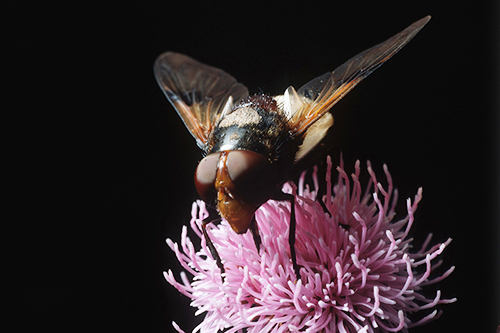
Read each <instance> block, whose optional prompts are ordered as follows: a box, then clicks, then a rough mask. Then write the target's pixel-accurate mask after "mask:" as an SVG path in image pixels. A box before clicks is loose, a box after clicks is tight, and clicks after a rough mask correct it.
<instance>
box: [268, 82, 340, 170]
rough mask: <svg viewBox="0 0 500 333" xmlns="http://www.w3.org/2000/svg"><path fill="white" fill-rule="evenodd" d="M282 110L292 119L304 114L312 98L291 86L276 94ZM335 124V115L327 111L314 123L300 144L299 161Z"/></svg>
mask: <svg viewBox="0 0 500 333" xmlns="http://www.w3.org/2000/svg"><path fill="white" fill-rule="evenodd" d="M274 99H275V100H276V102H277V103H278V105H279V107H280V108H281V110H282V111H283V112H284V113H285V115H286V117H287V118H288V119H289V120H292V119H293V118H294V117H295V116H296V115H300V114H302V113H301V112H300V111H302V110H303V109H304V108H307V107H309V106H310V105H311V103H312V100H310V99H307V98H305V97H303V96H300V95H299V94H297V91H295V89H294V88H293V87H292V86H290V87H288V89H287V90H285V93H284V94H283V95H278V96H274ZM332 125H333V116H332V114H331V113H329V112H327V113H325V114H324V115H323V116H322V117H321V118H320V119H318V120H317V121H316V122H315V123H314V124H312V125H311V126H310V127H309V128H308V129H307V131H306V133H305V135H304V141H303V142H302V144H301V145H300V146H299V150H298V151H297V153H296V154H295V161H294V163H297V162H298V161H300V160H301V159H302V158H304V156H306V155H307V154H308V153H309V152H310V151H311V150H312V149H313V148H314V147H316V145H317V144H319V143H320V141H321V140H322V139H323V138H324V137H325V135H326V133H327V132H328V129H329V128H330V127H332Z"/></svg>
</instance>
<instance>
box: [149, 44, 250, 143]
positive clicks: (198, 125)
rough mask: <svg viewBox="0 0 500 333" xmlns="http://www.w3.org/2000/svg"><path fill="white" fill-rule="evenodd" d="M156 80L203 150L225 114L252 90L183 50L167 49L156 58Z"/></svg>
mask: <svg viewBox="0 0 500 333" xmlns="http://www.w3.org/2000/svg"><path fill="white" fill-rule="evenodd" d="M154 73H155V77H156V81H157V82H158V84H159V85H160V88H161V89H162V90H163V92H164V93H165V96H166V97H167V98H168V100H169V101H170V103H172V105H173V106H174V108H175V110H176V111H177V113H178V114H179V116H180V117H181V118H182V121H183V122H184V124H185V125H186V127H187V128H188V130H189V131H190V132H191V134H192V135H193V136H194V138H195V139H196V143H197V144H198V146H199V147H200V148H201V149H205V148H206V142H207V140H208V137H209V135H210V133H211V132H212V130H213V128H214V126H215V124H216V123H217V122H218V121H219V119H220V117H221V114H222V113H223V112H227V111H229V110H230V108H231V107H232V104H233V101H237V100H239V99H241V98H244V97H247V96H248V89H247V88H246V87H245V86H244V85H242V84H241V83H238V82H237V81H236V79H234V78H233V77H232V76H231V75H229V74H227V73H226V72H224V71H222V70H220V69H218V68H214V67H210V66H207V65H204V64H201V63H199V62H197V61H196V60H193V59H191V58H190V57H188V56H185V55H183V54H180V53H174V52H165V53H163V54H161V55H160V56H159V57H158V58H157V59H156V61H155V64H154Z"/></svg>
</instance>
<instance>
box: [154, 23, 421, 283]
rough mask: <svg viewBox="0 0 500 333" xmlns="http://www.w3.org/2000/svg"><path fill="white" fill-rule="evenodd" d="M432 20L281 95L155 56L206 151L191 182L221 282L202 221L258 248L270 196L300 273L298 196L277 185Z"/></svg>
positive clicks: (178, 57) (175, 57)
mask: <svg viewBox="0 0 500 333" xmlns="http://www.w3.org/2000/svg"><path fill="white" fill-rule="evenodd" d="M429 20H430V16H427V17H424V18H422V19H421V20H419V21H417V22H415V23H413V24H412V25H410V26H409V27H408V28H406V29H405V30H403V31H401V32H400V33H398V34H396V35H395V36H393V37H391V38H389V39H388V40H386V41H385V42H382V43H380V44H378V45H375V46H374V47H372V48H369V49H367V50H365V51H363V52H361V53H360V54H358V55H356V56H355V57H353V58H351V59H349V60H348V61H347V62H345V63H344V64H342V65H341V66H340V67H338V68H337V69H335V70H334V71H333V72H327V73H326V74H323V75H321V76H319V77H317V78H315V79H313V80H311V81H309V82H308V83H306V84H305V85H304V86H302V87H301V88H300V89H298V90H295V89H294V88H293V87H292V86H290V87H289V88H288V89H286V90H285V92H284V93H283V95H279V96H269V95H264V94H257V95H249V92H248V89H247V88H246V87H245V86H244V85H242V84H241V83H238V82H237V81H236V80H235V79H234V78H233V77H232V76H230V75H229V74H227V73H225V72H224V71H222V70H220V69H217V68H214V67H210V66H207V65H204V64H202V63H199V62H197V61H195V60H193V59H191V58H190V57H188V56H185V55H182V54H179V53H174V52H166V53H163V54H161V55H160V56H159V57H158V58H157V59H156V62H155V65H154V73H155V77H156V80H157V82H158V84H159V85H160V87H161V89H162V90H163V92H164V93H165V95H166V97H167V98H168V100H169V101H170V103H171V104H172V105H173V107H174V109H175V110H176V111H177V113H178V114H179V116H180V117H181V119H182V121H183V122H184V124H185V125H186V127H187V129H188V130H189V131H190V132H191V134H192V135H193V137H194V138H195V140H196V142H197V144H198V146H199V147H200V148H201V149H202V151H203V156H204V157H203V158H202V160H201V161H200V162H199V164H198V166H197V168H196V172H195V177H194V182H195V186H196V189H197V191H198V194H199V195H200V196H201V198H202V199H203V200H204V201H205V202H206V203H207V205H208V207H209V210H210V212H211V213H210V216H209V217H208V218H206V219H205V220H204V221H203V222H202V231H203V234H204V238H205V239H206V243H207V246H208V248H209V250H210V252H211V254H212V257H213V258H214V259H215V260H216V262H217V265H218V267H219V268H220V270H221V277H222V279H223V280H224V277H223V273H224V272H225V270H224V265H223V264H222V260H221V258H220V256H219V254H218V252H217V250H216V248H215V247H214V245H213V243H212V241H211V240H210V237H209V236H208V233H207V230H206V226H207V224H208V223H210V222H216V220H220V218H221V217H222V218H224V219H225V220H227V222H228V223H229V225H230V226H231V228H232V229H233V230H234V231H235V232H236V233H238V234H242V233H245V232H247V231H248V230H250V232H251V233H252V235H253V239H254V242H255V245H256V247H257V250H258V251H259V250H260V245H261V238H260V236H259V231H258V227H257V223H256V221H255V216H254V213H255V211H256V210H257V209H258V208H259V207H260V206H261V205H262V204H264V203H265V202H266V201H268V200H269V199H274V200H282V201H285V200H286V201H290V203H291V214H290V229H289V235H288V240H289V246H290V257H291V261H292V265H293V269H294V271H295V274H296V277H297V279H300V274H299V266H298V264H297V259H296V253H295V223H296V222H295V202H294V197H293V195H291V194H287V193H283V192H282V191H281V188H282V185H283V183H285V182H286V181H288V180H290V178H291V177H293V176H294V175H296V174H297V173H298V172H300V171H301V170H299V168H300V165H301V161H303V160H305V159H307V158H308V157H309V156H310V155H311V152H312V151H313V148H315V147H316V146H317V145H318V144H319V143H320V141H321V140H322V139H323V138H324V136H325V135H326V133H327V131H328V129H329V128H330V127H331V126H332V125H333V117H332V115H331V113H330V112H328V111H329V110H330V109H331V108H332V106H333V105H335V103H337V102H338V101H339V100H340V99H341V98H342V97H344V96H345V95H346V94H347V93H348V92H349V91H350V90H351V89H352V88H354V87H355V86H356V85H357V84H358V83H359V82H361V80H363V79H364V78H365V77H367V76H368V75H370V74H371V73H372V72H373V71H374V70H376V69H377V68H378V67H380V66H381V65H382V64H383V63H384V62H386V61H387V60H388V59H389V58H391V57H392V56H393V55H394V54H395V53H396V52H398V51H399V50H400V49H401V48H402V47H404V46H405V45H406V44H407V43H408V42H409V41H410V40H411V39H412V38H413V37H414V36H415V35H416V34H417V33H418V32H419V31H420V29H422V28H423V26H424V25H425V24H426V23H427V22H428V21H429ZM318 197H319V201H320V203H321V204H322V206H323V207H324V209H325V210H326V206H325V205H324V203H323V202H322V199H321V196H318ZM217 211H218V213H219V215H217ZM326 213H327V211H326Z"/></svg>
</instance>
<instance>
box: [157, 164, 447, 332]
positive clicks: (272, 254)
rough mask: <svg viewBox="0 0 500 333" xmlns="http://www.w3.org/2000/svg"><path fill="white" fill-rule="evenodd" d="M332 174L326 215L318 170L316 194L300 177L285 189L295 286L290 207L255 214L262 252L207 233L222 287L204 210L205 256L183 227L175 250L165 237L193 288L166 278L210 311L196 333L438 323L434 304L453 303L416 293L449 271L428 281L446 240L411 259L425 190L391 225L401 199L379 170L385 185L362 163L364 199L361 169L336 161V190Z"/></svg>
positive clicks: (218, 232)
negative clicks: (414, 229)
mask: <svg viewBox="0 0 500 333" xmlns="http://www.w3.org/2000/svg"><path fill="white" fill-rule="evenodd" d="M331 169H332V164H331V160H330V159H329V158H328V170H327V173H326V188H327V193H326V195H325V196H324V198H323V200H324V202H325V204H326V207H327V208H328V210H329V211H330V213H331V216H329V215H328V214H325V212H324V211H323V209H322V208H321V206H320V204H319V203H318V202H317V200H316V193H317V188H318V179H317V169H316V168H315V170H314V173H313V180H314V183H315V190H312V189H310V187H309V186H308V185H304V177H305V174H303V175H302V176H301V178H300V180H299V185H298V187H296V186H295V185H294V184H293V183H291V182H290V183H287V184H285V186H284V191H285V192H288V193H292V194H293V195H294V196H295V199H296V221H297V234H296V243H295V248H296V251H297V262H298V264H299V266H300V267H301V268H300V273H301V279H298V280H297V278H296V276H295V273H294V270H293V267H292V262H291V259H290V249H289V246H288V228H289V219H290V204H289V203H287V202H276V201H273V200H270V201H268V202H267V203H265V204H264V205H262V206H261V207H260V209H259V210H258V211H257V212H256V216H255V217H256V220H257V224H258V226H259V231H260V234H261V238H262V247H261V249H260V253H259V252H258V251H257V249H256V248H255V245H254V241H253V238H252V236H251V235H250V233H246V234H244V235H237V234H236V233H234V232H233V231H232V230H231V228H230V226H229V225H228V224H227V223H226V222H225V221H222V222H221V224H219V225H218V226H211V227H210V228H209V235H210V237H211V239H212V241H213V243H214V244H215V247H216V248H217V250H218V252H219V254H220V256H221V258H222V261H223V263H224V267H225V269H226V273H225V280H224V282H222V280H221V276H220V274H221V273H220V270H219V268H218V267H217V265H216V262H215V260H214V259H213V258H212V256H211V255H210V251H209V250H208V249H207V248H206V244H205V241H204V239H203V237H202V234H201V232H200V225H201V221H202V220H203V219H204V218H205V217H207V216H208V213H207V211H206V209H205V204H204V203H203V202H202V201H197V202H195V203H194V204H193V208H192V220H191V228H192V229H193V230H194V231H195V233H196V234H197V235H198V237H199V238H200V240H201V249H200V250H198V251H197V250H195V246H194V244H193V243H192V241H191V240H190V239H189V237H188V236H187V228H186V227H184V228H183V230H182V235H181V244H180V246H179V244H177V243H174V242H172V241H171V240H170V239H167V244H168V245H169V246H170V248H171V249H172V250H173V251H174V252H175V254H176V256H177V258H178V260H179V262H180V263H181V265H182V266H183V267H184V269H185V270H186V271H187V272H188V273H190V274H192V275H193V278H192V280H191V281H190V280H189V279H188V278H187V275H186V274H185V273H184V272H182V273H181V276H180V277H181V281H182V282H178V281H177V280H176V279H175V278H174V275H173V273H172V271H171V270H169V271H168V272H166V273H164V275H165V278H166V280H167V281H168V282H169V283H170V284H171V285H172V286H174V287H175V288H176V289H177V290H179V291H180V292H181V293H182V294H184V295H186V296H187V297H189V298H191V299H192V303H191V306H193V307H195V308H197V309H198V310H197V311H196V315H199V314H202V313H206V316H205V319H204V321H203V322H202V323H201V324H200V325H199V326H198V327H196V328H195V329H194V331H193V332H201V333H205V332H210V333H214V332H218V331H219V330H220V331H224V332H227V333H233V332H248V333H256V332H259V333H264V332H273V333H275V332H276V333H278V332H341V333H344V332H396V331H401V332H407V330H408V328H410V327H412V326H417V325H420V324H423V323H426V322H428V321H430V320H432V319H435V318H437V317H438V316H439V315H440V311H438V310H436V309H435V308H436V305H437V304H440V303H451V302H454V301H455V300H456V299H443V298H442V297H441V292H440V290H438V291H437V292H436V295H435V297H434V298H433V299H428V298H426V297H425V296H423V295H422V294H421V293H420V292H421V290H422V287H425V286H427V285H431V284H434V283H436V282H439V281H441V280H442V279H444V278H446V277H447V276H448V275H450V274H451V272H452V271H453V270H454V267H451V268H450V269H448V270H447V271H446V272H445V273H444V274H442V275H440V276H437V277H431V273H432V272H433V270H434V268H435V267H437V266H439V265H440V264H441V262H440V261H438V262H435V259H436V257H437V256H439V255H440V254H441V253H442V252H443V250H444V249H445V247H446V246H447V245H448V244H449V243H450V242H451V239H448V240H447V241H446V242H444V243H441V244H436V245H434V246H429V243H430V241H431V237H432V235H431V234H430V235H429V236H428V237H427V239H426V241H425V242H424V244H423V246H422V248H421V249H420V250H419V251H417V252H411V249H412V246H411V241H412V239H410V238H408V233H409V231H410V228H411V226H412V224H413V221H414V212H415V210H416V209H417V205H418V203H419V201H420V200H421V198H422V189H419V190H418V191H417V194H416V196H415V198H414V200H413V202H412V201H411V200H410V199H408V200H407V202H406V203H407V211H408V215H407V216H406V217H405V218H403V219H401V220H398V221H396V222H393V221H392V220H393V218H394V216H395V212H394V207H395V205H396V201H397V191H396V190H394V189H393V184H392V179H391V176H390V174H389V172H388V169H387V167H386V166H385V165H384V172H385V176H386V178H387V185H386V187H383V186H382V185H381V184H380V183H379V182H378V180H377V177H376V176H375V173H374V172H373V170H372V168H371V166H370V164H369V163H368V167H367V169H368V173H369V175H370V180H369V184H368V185H367V187H366V189H365V190H364V191H363V190H362V186H361V184H360V181H359V175H360V163H359V161H357V162H356V164H355V172H354V174H352V175H351V177H349V176H348V175H347V174H346V172H345V171H344V168H343V166H342V163H341V166H340V167H338V168H337V171H338V181H337V184H336V185H335V186H333V188H332V184H331ZM332 189H333V192H332ZM433 275H434V274H433ZM413 313H422V315H421V316H420V317H421V319H420V320H418V321H416V322H411V321H410V319H409V318H408V315H410V314H413ZM173 325H174V327H175V328H176V329H177V331H179V332H183V331H182V330H181V329H180V328H179V326H178V325H177V324H176V323H175V322H174V323H173Z"/></svg>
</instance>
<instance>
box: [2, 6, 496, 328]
mask: <svg viewBox="0 0 500 333" xmlns="http://www.w3.org/2000/svg"><path fill="white" fill-rule="evenodd" d="M494 3H495V1H494V0H492V1H490V2H488V1H481V2H479V1H476V2H474V3H472V2H467V3H466V2H460V3H456V2H445V1H419V2H409V1H389V2H387V1H386V2H373V1H370V2H368V1H355V2H351V3H350V4H346V3H345V2H339V1H337V2H333V1H330V2H325V1H317V2H301V3H299V4H293V3H292V2H273V3H271V2H269V3H266V4H260V3H257V2H236V1H235V2H228V3H215V2H209V1H206V2H182V1H181V2H169V1H162V2H160V1H157V2H155V3H142V2H117V3H112V2H101V3H91V2H65V3H55V2H53V3H46V2H16V5H15V8H13V7H12V8H6V9H5V10H4V12H5V13H6V14H7V18H6V19H5V20H4V23H7V27H6V29H4V30H3V36H4V38H3V40H4V51H3V52H4V53H6V54H7V56H8V60H7V61H5V62H4V64H3V65H4V69H3V71H4V73H5V74H7V76H5V75H4V78H7V80H6V82H5V83H7V86H8V87H6V89H5V90H4V94H5V95H4V100H5V101H10V102H13V103H10V104H8V106H7V107H5V109H4V113H6V115H7V116H14V117H15V118H14V121H13V122H11V121H10V119H9V120H7V121H6V122H5V124H6V125H7V126H6V127H7V128H6V133H8V136H7V138H6V141H7V142H6V146H7V152H6V153H9V154H8V155H7V158H5V163H6V164H7V165H8V166H10V167H12V168H11V169H9V171H10V172H9V173H6V174H5V179H6V180H7V182H8V183H9V184H8V185H13V186H12V190H11V189H10V187H8V188H9V190H8V198H9V199H7V201H6V202H7V203H8V205H7V206H8V209H7V210H6V212H8V214H6V216H7V217H6V220H5V221H4V223H3V225H5V228H4V232H3V234H4V235H5V236H6V242H5V243H4V244H6V245H7V246H6V247H5V248H6V250H5V251H4V254H3V257H4V258H6V259H7V263H6V264H7V265H8V266H7V267H8V268H5V271H4V275H6V276H7V277H8V282H7V283H6V284H5V285H4V288H5V289H6V291H10V292H13V293H14V299H13V301H12V302H11V301H6V303H7V304H6V307H7V308H9V309H10V310H12V311H13V315H12V316H11V318H12V319H14V321H15V323H16V326H15V327H17V329H16V330H13V331H25V330H26V329H27V328H28V327H29V328H38V329H50V330H51V331H54V332H55V331H65V332H68V331H69V332H71V331H75V330H79V329H84V328H85V329H89V330H91V331H98V332H100V331H113V332H114V331H121V332H172V331H173V328H172V326H171V321H172V320H175V321H176V322H177V323H178V324H180V325H181V327H183V328H184V329H185V330H186V331H190V329H192V328H193V327H194V326H195V325H196V322H197V321H199V320H201V318H196V319H194V320H193V317H194V309H192V308H190V307H189V300H188V299H187V298H186V297H184V296H181V295H180V294H178V292H177V291H176V290H175V289H174V288H172V287H171V286H170V285H169V284H168V283H167V282H166V281H165V280H164V279H163V276H162V272H163V271H165V270H167V269H169V268H172V269H173V270H174V271H176V272H178V271H179V265H178V264H177V262H176V259H175V256H174V255H173V253H172V252H171V251H170V250H169V248H168V247H167V245H166V243H165V242H164V240H165V238H167V237H170V238H172V239H173V240H174V241H178V240H179V239H180V229H181V226H182V225H183V224H187V223H188V222H189V219H190V211H191V202H192V201H193V200H195V199H196V198H197V195H196V192H195V190H194V186H193V183H192V178H193V172H194V169H195V167H196V164H197V161H198V160H199V159H200V156H201V155H200V152H199V151H198V148H197V147H196V144H195V143H194V140H193V139H192V137H191V136H190V134H189V133H188V132H187V131H186V130H185V128H184V127H183V125H182V123H181V121H180V119H178V117H177V115H176V114H175V112H174V111H173V109H172V107H171V106H170V105H169V104H168V102H167V100H166V99H165V98H164V96H163V94H162V93H161V91H160V89H159V88H158V86H157V84H156V82H155V80H154V77H153V73H152V64H153V62H154V60H155V58H156V57H157V56H158V55H159V54H160V53H162V52H164V51H166V50H174V51H178V52H182V53H185V54H188V55H190V56H192V57H193V58H195V59H198V60H200V61H202V62H204V63H207V64H210V65H213V66H215V67H219V68H222V69H224V70H225V71H226V72H228V73H230V74H232V75H233V76H234V77H236V78H237V79H238V80H239V81H240V82H242V83H244V84H245V85H247V87H248V88H249V90H250V92H251V93H256V92H259V91H264V92H267V93H271V94H279V93H281V92H282V91H283V90H284V89H285V88H286V87H287V86H288V85H294V86H295V87H296V88H298V87H300V86H301V85H302V84H303V83H305V82H307V81H308V80H310V79H312V78H314V77H316V76H318V75H321V74H323V73H324V72H326V71H329V70H333V69H334V68H335V67H336V66H338V65H340V64H341V63H342V62H343V61H345V60H347V59H348V58H349V57H351V56H353V55H355V54H356V53H358V52H360V51H362V50H364V49H366V48H368V47H371V46H373V45H375V44H376V43H379V42H381V41H383V40H385V39H386V38H388V37H390V36H392V35H394V34H395V33H397V32H399V31H401V30H402V29H404V28H405V27H406V26H408V25H409V24H411V23H412V22H414V21H416V20H417V19H420V18H421V17H424V16H426V15H428V14H430V15H432V16H433V18H432V20H431V21H430V23H429V24H428V25H427V26H426V27H425V28H424V29H423V30H422V31H421V32H420V34H419V35H417V37H416V38H415V39H414V40H413V41H412V42H411V43H410V44H408V45H407V46H406V47H405V48H404V49H403V50H402V51H401V52H400V53H399V54H397V55H396V56H395V57H394V58H393V59H391V60H390V61H389V62H388V63H387V64H385V65H384V66H383V67H382V68H381V69H379V70H378V71H377V72H375V73H374V74H373V75H372V76H370V77H369V78H367V79H366V80H365V81H364V82H363V83H362V84H361V85H359V86H358V87H357V88H356V89H355V90H353V91H352V92H351V93H350V94H349V95H348V96H347V97H346V98H345V99H344V100H343V101H341V102H340V103H339V104H338V105H337V106H336V107H335V109H334V117H335V125H334V131H333V132H332V135H331V138H330V140H331V142H332V155H333V157H334V160H335V161H338V156H339V154H340V151H342V153H343V157H344V161H345V164H346V166H348V167H351V166H352V165H353V163H354V161H355V160H356V159H360V160H361V161H365V160H367V159H370V160H371V162H372V163H373V165H374V166H375V170H376V171H378V172H379V173H380V172H381V170H382V167H381V166H382V164H383V163H386V164H388V166H389V169H390V170H391V172H392V175H393V179H394V182H395V185H396V187H398V188H399V190H400V193H401V196H400V198H401V201H400V210H399V212H400V213H401V214H400V217H403V215H402V214H403V213H404V210H405V207H404V201H403V200H404V199H406V198H407V197H413V196H414V194H415V193H416V190H417V188H418V187H420V186H423V188H424V199H423V202H422V203H421V205H420V206H419V210H418V212H417V215H416V218H417V220H416V224H415V226H414V229H413V235H414V236H415V239H416V242H417V243H419V242H421V241H422V240H423V239H424V238H425V235H426V234H427V233H428V232H431V231H432V232H433V233H434V234H435V241H444V240H446V238H448V237H452V238H453V239H454V241H453V242H452V244H451V246H450V247H449V248H448V249H447V250H446V252H445V254H444V256H443V257H444V260H445V265H456V266H457V268H456V271H455V272H454V273H453V274H452V276H451V277H450V278H448V279H447V280H446V281H445V282H443V283H441V284H440V286H439V287H440V288H441V289H442V290H443V295H444V297H457V298H458V299H459V300H458V302H457V303H455V304H452V305H448V306H444V307H443V310H444V315H443V316H442V318H441V319H439V320H437V321H435V322H433V323H431V324H428V325H426V326H423V327H420V328H417V329H415V330H414V332H424V331H430V332H455V331H460V332H494V331H495V328H496V326H497V325H498V324H499V323H500V315H499V312H500V310H499V308H498V304H499V302H498V297H499V294H498V290H499V285H498V276H497V279H495V278H494V273H495V272H496V273H498V267H499V262H498V255H496V256H495V255H494V254H495V251H496V253H497V254H498V251H499V247H498V245H495V242H494V241H495V239H497V241H498V230H499V229H498V227H495V226H494V224H495V223H494V221H495V220H494V217H495V211H496V210H497V209H498V200H499V198H498V197H496V196H495V192H494V190H495V184H498V171H497V168H498V166H499V165H498V147H499V146H498V145H497V141H498V138H499V136H498V132H495V131H498V130H499V126H498V121H499V117H498V111H495V110H494V104H495V103H496V100H497V99H498V86H497V87H494V77H495V75H496V78H497V80H498V70H499V67H498V59H497V58H496V57H498V52H497V51H498V46H499V43H498V38H499V35H498V33H497V30H498V20H499V19H500V17H499V13H498V5H497V6H496V8H495V6H494ZM495 51H496V52H497V53H496V54H495ZM11 75H12V76H11ZM497 82H498V81H497ZM495 89H496V90H495ZM497 105H498V104H497ZM9 118H10V117H9ZM10 153H12V154H10ZM350 170H352V169H350ZM10 199H14V203H13V204H11V203H10ZM11 213H12V214H11ZM496 224H497V225H498V222H496ZM495 292H496V293H495ZM495 300H496V302H494V301H495ZM495 304H496V306H497V307H496V308H495ZM2 326H3V325H2Z"/></svg>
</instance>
